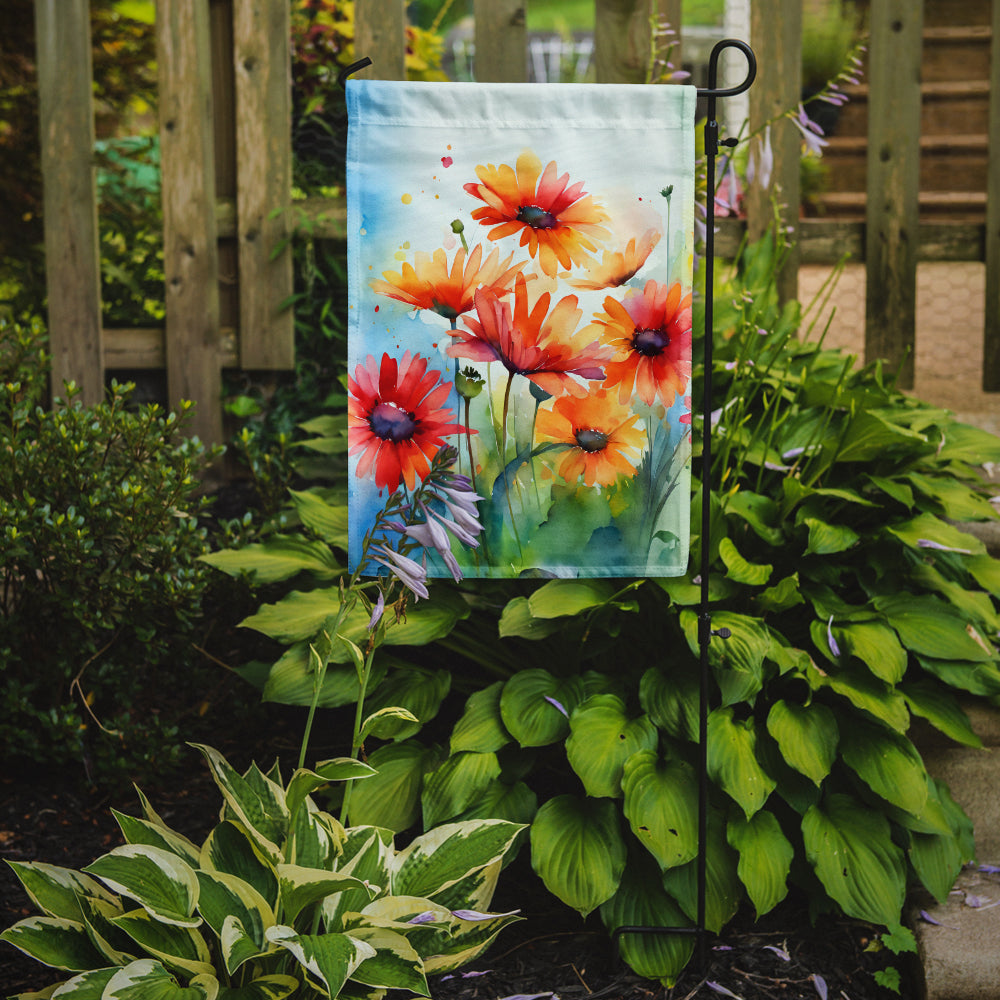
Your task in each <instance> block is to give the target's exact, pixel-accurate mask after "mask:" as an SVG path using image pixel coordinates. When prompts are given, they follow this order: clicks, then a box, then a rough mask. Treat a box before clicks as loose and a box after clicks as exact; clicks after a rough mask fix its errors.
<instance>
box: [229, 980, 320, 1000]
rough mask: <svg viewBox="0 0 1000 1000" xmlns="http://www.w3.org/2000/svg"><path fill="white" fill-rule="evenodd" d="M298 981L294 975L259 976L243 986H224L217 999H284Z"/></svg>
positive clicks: (297, 984)
mask: <svg viewBox="0 0 1000 1000" xmlns="http://www.w3.org/2000/svg"><path fill="white" fill-rule="evenodd" d="M299 985H300V982H299V980H298V979H296V978H295V977H294V976H283V975H271V976H261V977H260V978H259V979H255V980H253V982H250V983H246V984H245V985H244V986H229V987H226V986H224V987H223V988H222V990H221V991H220V992H219V996H218V1000H285V998H286V997H290V996H291V995H292V994H293V993H294V992H295V991H296V990H297V989H298V988H299Z"/></svg>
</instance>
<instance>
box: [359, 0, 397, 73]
mask: <svg viewBox="0 0 1000 1000" xmlns="http://www.w3.org/2000/svg"><path fill="white" fill-rule="evenodd" d="M362 56H368V58H369V59H371V61H372V66H371V68H370V69H365V70H362V72H364V73H367V74H369V75H370V76H371V77H372V79H375V80H405V79H406V0H362V2H361V3H357V4H355V5H354V57H355V59H360V58H362Z"/></svg>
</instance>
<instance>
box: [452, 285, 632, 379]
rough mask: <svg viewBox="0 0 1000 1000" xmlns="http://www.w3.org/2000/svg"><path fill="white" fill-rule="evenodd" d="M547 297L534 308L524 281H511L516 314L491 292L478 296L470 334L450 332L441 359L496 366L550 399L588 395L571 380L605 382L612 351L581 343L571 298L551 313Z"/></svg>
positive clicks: (469, 323) (577, 315)
mask: <svg viewBox="0 0 1000 1000" xmlns="http://www.w3.org/2000/svg"><path fill="white" fill-rule="evenodd" d="M550 300H551V296H550V295H549V293H548V292H544V293H543V294H541V295H540V296H538V297H537V299H536V300H535V302H534V304H533V305H532V304H531V302H530V301H529V298H528V287H527V282H526V281H525V278H524V275H521V274H519V275H517V277H516V278H515V280H514V308H513V311H511V307H510V302H509V301H506V300H502V299H500V298H498V297H497V295H496V294H494V293H493V292H492V291H490V290H489V289H480V290H479V291H477V292H476V295H475V302H476V316H477V317H478V318H477V319H473V318H472V317H471V316H466V317H465V318H464V319H463V320H462V322H463V323H465V325H466V326H467V327H468V330H451V331H449V332H450V335H451V337H452V343H451V345H450V346H449V347H448V348H447V350H446V351H445V353H446V354H447V355H448V356H449V357H452V358H468V359H469V360H471V361H486V362H489V361H499V362H501V364H503V366H504V367H505V368H506V369H507V371H508V372H509V373H510V375H511V376H512V377H513V376H514V375H523V376H524V377H525V378H528V379H530V380H531V381H532V382H534V383H535V385H537V386H538V387H539V388H540V389H544V390H545V391H546V392H548V393H550V394H551V395H553V396H556V395H560V394H561V393H563V392H568V393H570V394H572V395H575V396H583V395H586V393H587V390H586V388H585V387H584V386H582V385H580V384H579V383H578V382H576V381H575V379H574V378H573V376H577V377H579V378H583V379H603V378H604V364H605V363H606V362H607V361H608V360H609V359H610V357H611V356H612V355H611V351H610V350H609V349H608V348H606V347H601V346H600V344H599V343H598V342H597V341H596V340H592V341H590V342H587V343H584V338H583V337H582V336H581V334H582V331H579V332H577V331H576V327H577V324H578V323H579V322H580V317H581V316H582V315H583V310H582V309H579V308H578V307H577V298H576V296H575V295H567V296H565V297H564V298H562V299H560V300H559V301H558V302H557V303H556V305H555V306H554V307H553V309H552V311H551V312H549V302H550Z"/></svg>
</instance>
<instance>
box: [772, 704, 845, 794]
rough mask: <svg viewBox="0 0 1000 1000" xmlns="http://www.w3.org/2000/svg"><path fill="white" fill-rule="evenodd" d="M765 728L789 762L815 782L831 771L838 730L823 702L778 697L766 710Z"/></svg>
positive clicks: (831, 713) (816, 783)
mask: <svg viewBox="0 0 1000 1000" xmlns="http://www.w3.org/2000/svg"><path fill="white" fill-rule="evenodd" d="M767 731H768V732H769V733H770V734H771V735H772V736H773V737H774V739H775V740H776V741H777V743H778V746H779V747H780V748H781V756H782V757H784V759H785V761H786V762H787V763H788V764H789V766H791V767H794V768H795V770H796V771H799V772H800V773H802V774H804V775H805V776H806V777H807V778H809V779H811V780H812V782H813V783H814V784H815V785H817V786H818V785H819V784H820V782H821V781H822V780H823V779H824V778H825V777H826V776H827V775H828V774H829V773H830V769H831V768H832V767H833V762H834V759H835V758H836V755H837V742H838V740H839V738H840V732H839V730H838V728H837V720H836V718H835V717H834V714H833V712H832V711H830V709H829V708H827V706H826V705H823V704H820V703H819V702H815V701H814V702H812V703H811V704H809V705H798V704H796V703H795V702H790V701H783V700H781V699H779V700H778V701H776V702H775V703H774V704H773V705H772V706H771V711H770V712H768V715H767Z"/></svg>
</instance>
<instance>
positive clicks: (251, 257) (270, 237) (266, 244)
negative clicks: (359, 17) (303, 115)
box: [233, 0, 295, 369]
mask: <svg viewBox="0 0 1000 1000" xmlns="http://www.w3.org/2000/svg"><path fill="white" fill-rule="evenodd" d="M289 15H290V11H289V5H288V0H245V2H240V3H237V4H235V5H234V7H233V65H234V67H235V70H236V170H237V177H238V178H239V186H238V188H237V195H236V216H237V223H236V226H237V230H236V231H237V237H238V240H239V267H240V321H239V344H240V366H241V367H242V368H263V369H281V368H285V369H288V368H294V367H295V336H294V324H293V314H292V312H291V310H290V309H289V308H287V307H283V306H282V303H283V302H285V301H286V300H287V299H288V297H289V296H290V295H291V294H292V253H291V239H290V237H291V233H290V226H289V217H288V213H287V211H284V209H287V208H288V206H289V205H290V204H291V200H292V141H291V131H290V129H289V127H288V123H289V121H290V120H291V92H292V90H291V88H292V82H291V57H290V52H289V47H290V16H289ZM282 243H284V249H282V250H281V251H280V252H279V253H278V254H277V255H275V248H276V247H278V246H279V245H280V244H282Z"/></svg>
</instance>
